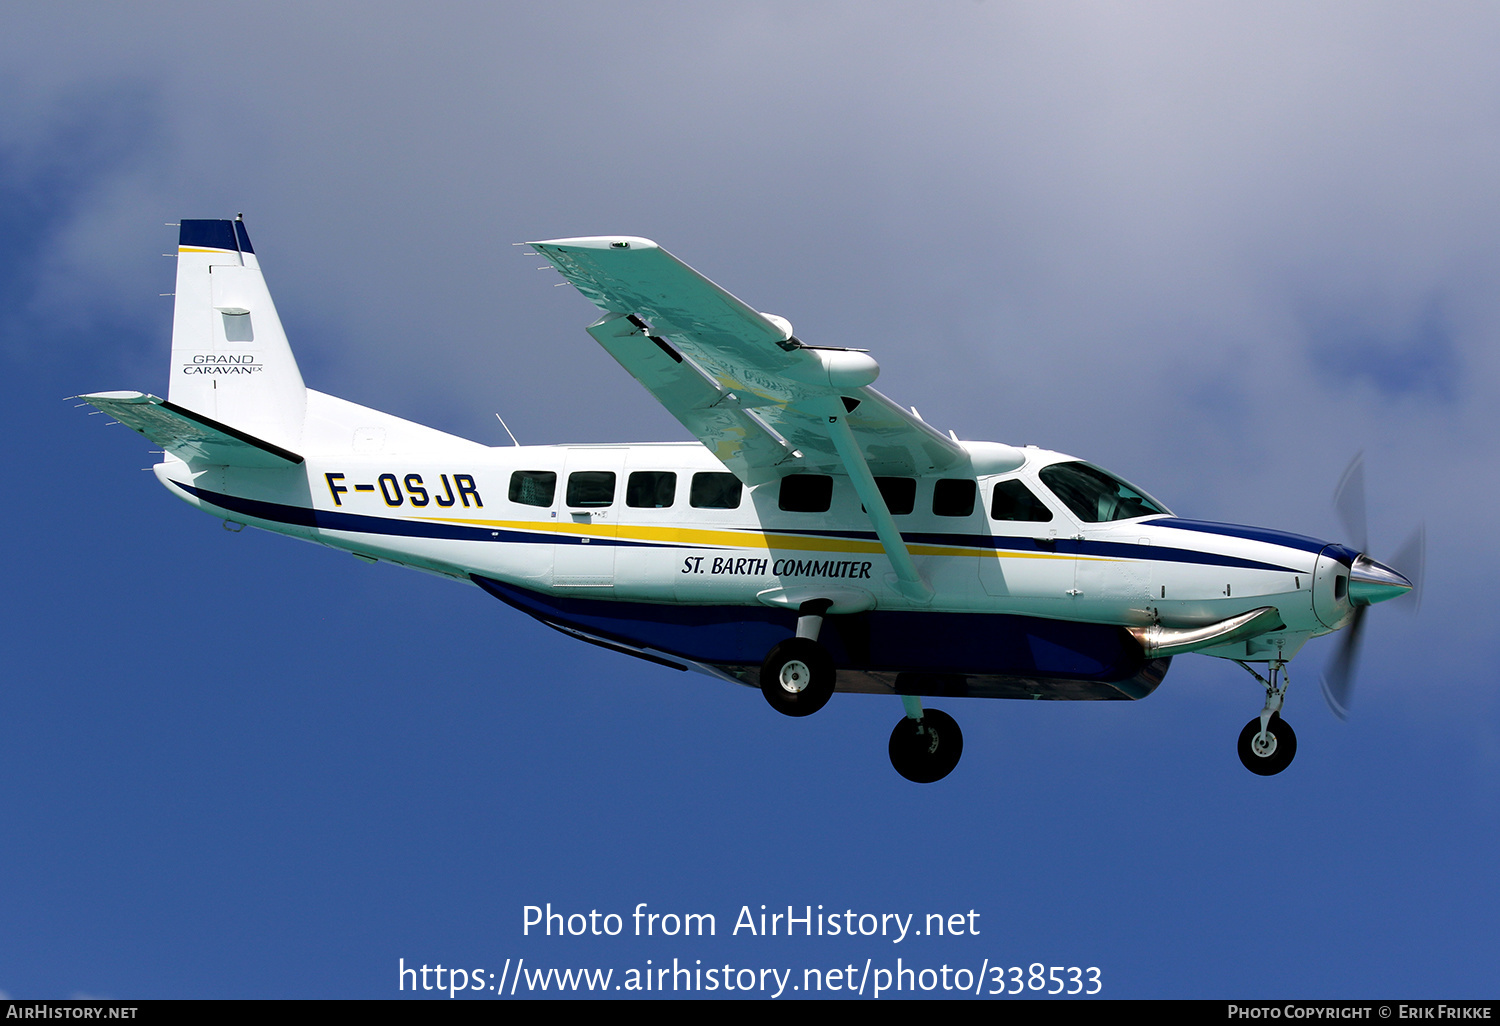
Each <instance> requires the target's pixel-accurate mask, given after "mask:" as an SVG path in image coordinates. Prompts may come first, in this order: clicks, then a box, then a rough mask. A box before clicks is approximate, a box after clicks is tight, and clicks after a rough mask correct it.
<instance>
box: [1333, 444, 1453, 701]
mask: <svg viewBox="0 0 1500 1026" xmlns="http://www.w3.org/2000/svg"><path fill="white" fill-rule="evenodd" d="M1364 456H1365V454H1364V453H1363V452H1360V453H1356V454H1355V456H1354V459H1353V460H1351V461H1350V463H1349V466H1348V467H1347V468H1346V469H1345V470H1344V476H1343V477H1341V478H1339V483H1338V487H1337V488H1335V489H1334V492H1333V509H1334V512H1336V513H1337V514H1338V517H1339V520H1340V521H1341V522H1342V523H1343V525H1344V530H1345V531H1347V532H1348V533H1349V540H1350V541H1351V542H1353V543H1354V545H1355V546H1356V547H1357V548H1358V549H1359V551H1360V556H1359V558H1357V559H1356V560H1355V561H1354V565H1353V567H1351V568H1350V571H1349V601H1350V602H1351V603H1352V604H1353V606H1354V619H1353V621H1352V622H1351V623H1350V624H1349V628H1348V630H1346V631H1345V632H1344V637H1343V640H1342V641H1340V642H1339V647H1338V650H1337V651H1336V652H1334V654H1333V659H1332V661H1331V662H1329V664H1328V666H1327V667H1326V668H1325V669H1324V670H1323V697H1324V698H1325V699H1326V700H1327V701H1328V708H1329V709H1331V710H1333V714H1334V715H1335V716H1337V717H1338V718H1339V719H1341V720H1342V719H1345V718H1347V717H1348V715H1349V699H1350V697H1351V694H1352V692H1353V690H1354V676H1355V670H1356V669H1357V667H1358V665H1359V646H1360V639H1361V638H1362V637H1363V635H1364V629H1365V614H1366V613H1368V612H1369V611H1370V606H1371V605H1372V604H1374V603H1376V602H1382V601H1385V600H1386V599H1392V600H1393V601H1396V602H1399V603H1401V604H1402V605H1403V606H1404V607H1406V608H1407V609H1409V610H1411V611H1412V612H1415V611H1416V610H1417V609H1418V608H1419V604H1420V602H1421V593H1422V574H1423V569H1424V566H1425V564H1426V561H1427V529H1426V527H1425V526H1418V527H1417V529H1416V531H1415V532H1414V533H1413V534H1412V536H1411V537H1410V538H1408V539H1407V540H1406V543H1405V544H1404V545H1402V546H1401V548H1400V549H1399V550H1398V551H1397V553H1396V556H1395V558H1394V559H1393V560H1392V561H1391V564H1392V565H1386V564H1384V563H1379V562H1376V561H1375V560H1374V559H1371V558H1370V557H1369V556H1368V555H1366V554H1365V553H1366V552H1367V551H1368V550H1369V526H1368V521H1367V518H1366V513H1365V458H1364Z"/></svg>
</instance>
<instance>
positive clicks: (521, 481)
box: [510, 470, 557, 506]
mask: <svg viewBox="0 0 1500 1026" xmlns="http://www.w3.org/2000/svg"><path fill="white" fill-rule="evenodd" d="M556 494H557V475H556V474H554V473H553V472H552V471H550V470H518V471H516V472H515V473H514V474H512V475H510V501H511V502H519V503H520V504H521V505H523V506H550V505H552V497H553V496H554V495H556Z"/></svg>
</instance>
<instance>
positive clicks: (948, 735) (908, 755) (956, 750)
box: [890, 695, 964, 784]
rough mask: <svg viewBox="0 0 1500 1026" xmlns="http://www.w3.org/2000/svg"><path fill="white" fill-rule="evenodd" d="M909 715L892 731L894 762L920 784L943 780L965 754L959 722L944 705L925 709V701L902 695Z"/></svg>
mask: <svg viewBox="0 0 1500 1026" xmlns="http://www.w3.org/2000/svg"><path fill="white" fill-rule="evenodd" d="M901 701H902V702H904V703H905V704H906V715H905V716H903V717H902V718H901V722H899V723H897V724H896V729H895V730H893V731H891V745H890V753H891V765H892V766H894V767H895V768H896V772H897V773H899V774H901V775H902V776H903V777H905V778H906V779H907V780H910V781H912V782H913V783H917V784H931V783H935V782H936V781H939V780H942V779H943V778H944V777H946V776H947V775H948V774H949V773H952V772H953V767H955V766H957V765H958V760H959V757H960V756H962V755H963V754H964V735H963V731H961V730H959V729H958V722H957V721H956V720H954V719H953V717H952V716H949V715H948V714H947V713H945V712H943V711H942V710H941V709H927V710H925V711H924V710H923V709H922V701H921V699H919V698H916V697H915V696H912V695H902V696H901Z"/></svg>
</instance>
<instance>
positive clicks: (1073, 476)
mask: <svg viewBox="0 0 1500 1026" xmlns="http://www.w3.org/2000/svg"><path fill="white" fill-rule="evenodd" d="M1039 476H1040V477H1041V479H1042V484H1044V485H1046V486H1047V487H1048V488H1050V489H1052V494H1053V495H1056V496H1057V497H1058V498H1059V499H1061V500H1062V501H1063V504H1064V505H1065V506H1067V507H1068V509H1070V510H1072V511H1073V514H1074V515H1075V516H1077V517H1078V519H1079V520H1082V521H1083V522H1084V523H1086V524H1106V523H1109V522H1110V521H1112V520H1129V519H1130V518H1131V517H1144V516H1150V515H1152V514H1166V515H1169V516H1170V513H1168V511H1167V510H1166V509H1165V508H1163V507H1162V506H1160V505H1159V504H1158V503H1156V502H1155V501H1154V500H1152V499H1151V498H1150V497H1149V496H1147V495H1146V494H1145V493H1144V492H1142V491H1141V490H1140V489H1139V488H1134V487H1132V486H1131V485H1128V484H1126V483H1125V482H1124V481H1121V480H1120V479H1119V478H1117V477H1115V476H1114V475H1113V474H1109V473H1107V472H1105V471H1103V470H1100V469H1099V468H1098V467H1095V466H1090V465H1089V464H1087V463H1054V464H1052V466H1050V467H1043V468H1042V472H1041V474H1040V475H1039Z"/></svg>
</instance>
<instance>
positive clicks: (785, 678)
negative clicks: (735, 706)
mask: <svg viewBox="0 0 1500 1026" xmlns="http://www.w3.org/2000/svg"><path fill="white" fill-rule="evenodd" d="M832 604H833V603H831V602H830V601H828V600H827V599H815V600H813V601H810V602H804V603H802V605H801V607H800V608H799V610H798V612H799V613H800V615H799V616H798V617H797V636H796V637H794V638H788V639H787V640H785V641H783V642H780V643H778V644H777V645H776V647H775V648H773V649H771V651H770V652H769V653H768V654H767V655H766V658H765V662H763V663H761V665H760V691H761V694H763V695H765V696H766V701H767V702H769V703H771V708H773V709H775V710H776V711H777V712H779V713H782V714H784V715H786V716H811V715H812V714H813V713H815V712H817V711H818V710H819V709H821V708H823V706H825V705H827V704H828V700H829V699H830V698H832V697H833V688H834V684H835V683H836V673H835V671H834V667H833V657H832V656H830V655H829V654H828V650H827V649H826V648H824V647H823V646H822V645H820V644H819V643H818V633H819V631H821V630H822V627H823V617H824V616H825V615H826V614H827V613H828V607H829V606H831V605H832ZM901 701H902V702H903V703H904V704H905V706H906V715H905V716H903V717H902V718H901V722H900V723H897V724H896V729H895V730H893V731H891V743H890V754H891V765H892V766H894V767H895V768H896V772H897V773H899V774H901V775H902V776H903V777H905V778H906V779H907V780H911V781H915V782H916V783H918V784H931V783H933V782H935V781H938V780H942V779H943V778H944V777H946V776H947V775H948V774H949V773H952V772H953V767H955V766H957V765H958V760H959V757H960V756H961V755H963V751H964V735H963V731H961V730H959V729H958V723H957V722H955V721H954V719H953V717H952V716H949V715H948V714H947V713H945V712H942V711H941V710H939V709H928V710H925V711H924V710H923V709H922V702H921V700H920V699H918V698H916V697H915V696H912V695H902V696H901Z"/></svg>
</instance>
